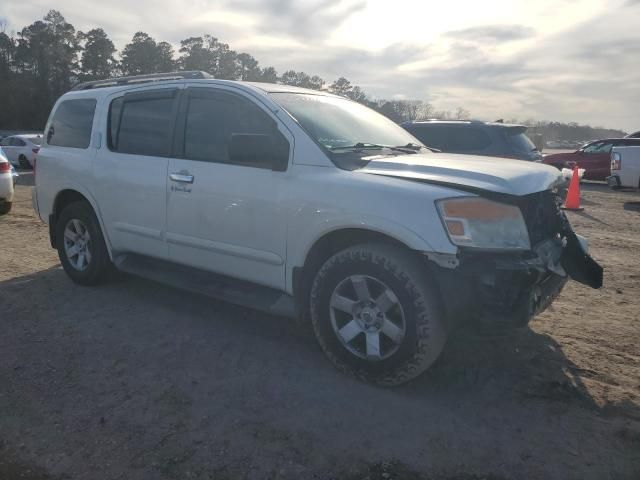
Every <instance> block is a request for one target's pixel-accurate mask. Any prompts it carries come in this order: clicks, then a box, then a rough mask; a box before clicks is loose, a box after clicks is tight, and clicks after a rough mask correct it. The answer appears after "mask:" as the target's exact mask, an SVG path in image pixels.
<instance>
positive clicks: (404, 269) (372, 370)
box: [310, 244, 447, 386]
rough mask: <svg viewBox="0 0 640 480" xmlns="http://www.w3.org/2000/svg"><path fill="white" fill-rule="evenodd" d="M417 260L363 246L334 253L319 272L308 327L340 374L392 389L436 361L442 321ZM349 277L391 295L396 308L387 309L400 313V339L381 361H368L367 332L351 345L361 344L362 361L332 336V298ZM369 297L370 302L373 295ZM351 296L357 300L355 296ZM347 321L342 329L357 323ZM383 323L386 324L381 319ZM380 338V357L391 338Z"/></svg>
mask: <svg viewBox="0 0 640 480" xmlns="http://www.w3.org/2000/svg"><path fill="white" fill-rule="evenodd" d="M419 260H420V259H419V258H416V254H415V253H414V252H411V251H409V250H406V249H403V248H400V247H396V246H393V245H385V244H363V245H357V246H354V247H351V248H348V249H346V250H343V251H341V252H338V253H337V254H335V255H334V256H332V257H331V258H330V259H329V260H327V261H326V262H325V264H324V265H323V266H322V267H321V268H320V270H319V271H318V273H317V274H316V277H315V279H314V281H313V284H312V287H311V298H310V310H311V312H310V313H311V323H312V326H313V330H314V333H315V335H316V338H317V339H318V342H319V343H320V346H321V348H322V350H323V351H324V353H325V354H326V355H327V357H328V358H329V359H330V360H331V362H332V363H333V364H334V365H335V366H336V367H337V368H338V369H339V370H341V371H343V372H345V373H348V374H350V375H353V376H355V377H357V378H359V379H361V380H364V381H368V382H372V383H376V384H378V385H384V386H394V385H400V384H402V383H405V382H407V381H409V380H411V379H413V378H415V377H417V376H418V375H420V374H421V373H423V372H424V371H425V370H426V369H427V368H429V366H431V364H432V363H433V362H435V360H436V359H437V358H438V356H439V355H440V353H441V352H442V349H443V348H444V345H445V342H446V338H447V333H446V325H445V319H444V314H443V309H442V306H441V302H440V299H439V297H438V295H437V294H436V291H435V289H434V287H433V286H432V285H431V283H430V277H429V274H428V272H427V269H426V267H425V265H424V264H423V263H422V262H420V261H419ZM354 276H355V277H359V276H366V278H367V279H368V280H367V282H369V283H368V285H369V288H371V287H373V286H375V285H376V284H378V285H380V284H379V283H377V282H381V283H382V284H384V286H387V287H388V288H389V289H390V290H391V291H392V293H393V294H394V295H395V300H397V305H399V307H397V305H396V306H394V307H392V308H399V309H400V310H398V311H401V314H402V317H403V320H402V322H401V323H402V324H403V325H404V327H405V328H404V337H403V338H402V340H401V341H399V342H398V343H397V345H396V346H395V347H394V348H396V350H395V351H393V349H391V351H393V353H391V354H390V355H389V356H388V357H386V358H382V359H380V358H374V359H371V358H369V356H368V354H369V352H368V349H369V347H368V345H366V337H367V335H368V334H367V333H366V332H362V333H363V334H364V337H362V336H361V337H358V336H356V337H354V340H353V342H358V341H359V342H363V343H364V344H365V345H364V347H363V349H364V350H367V352H360V354H364V353H366V355H367V357H368V358H361V357H360V356H358V352H356V353H354V352H353V351H351V350H350V348H351V349H352V350H357V346H354V345H350V346H345V342H344V341H343V340H341V339H340V338H339V333H337V332H336V330H340V327H339V326H338V327H334V324H336V325H337V324H338V321H337V320H336V319H335V318H336V317H337V315H338V313H340V312H339V310H338V312H337V313H336V310H335V309H333V313H332V308H331V298H332V295H333V294H334V291H335V292H338V289H339V288H342V285H346V284H345V282H346V281H347V280H346V279H349V278H351V279H353V278H354ZM371 282H373V285H372V284H371ZM354 292H355V289H354ZM370 293H371V296H374V293H373V292H370ZM356 296H357V297H358V298H360V295H359V294H356ZM352 298H354V297H352ZM376 303H377V302H376ZM359 308H360V307H356V311H360V312H361V310H359ZM389 312H391V310H389ZM332 314H333V315H334V316H333V317H332ZM375 315H376V314H374V317H375ZM377 315H379V313H378V314H377ZM346 316H347V317H348V318H347V320H345V322H347V323H350V320H349V318H351V317H352V318H353V319H354V320H356V318H357V317H358V315H357V314H354V315H353V316H351V314H349V313H347V314H346ZM369 318H371V317H369ZM384 318H385V321H386V318H387V314H386V313H385V314H384ZM343 325H344V324H343ZM376 326H377V327H379V324H376ZM358 335H360V334H358ZM383 337H384V336H383V335H382V333H381V332H380V337H379V338H380V340H379V342H380V343H378V351H379V352H382V351H383V348H382V342H383V341H386V342H387V343H389V338H390V337H386V338H384V340H383ZM392 343H393V342H392Z"/></svg>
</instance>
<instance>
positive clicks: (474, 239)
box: [436, 197, 531, 250]
mask: <svg viewBox="0 0 640 480" xmlns="http://www.w3.org/2000/svg"><path fill="white" fill-rule="evenodd" d="M436 205H437V206H438V212H439V213H440V218H442V223H443V224H444V226H445V228H446V230H447V233H448V234H449V238H450V239H451V242H452V243H453V244H454V245H458V246H461V247H473V248H479V249H486V250H529V249H530V248H531V245H530V243H529V233H528V232H527V226H526V224H525V223H524V218H523V217H522V212H521V211H520V209H519V208H518V207H516V206H513V205H507V204H505V203H499V202H494V201H492V200H487V199H486V198H482V197H458V198H447V199H445V200H438V201H437V202H436Z"/></svg>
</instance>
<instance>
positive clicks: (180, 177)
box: [169, 173, 193, 183]
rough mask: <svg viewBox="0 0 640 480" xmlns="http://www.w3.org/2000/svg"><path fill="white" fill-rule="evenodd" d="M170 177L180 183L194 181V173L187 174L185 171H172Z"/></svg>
mask: <svg viewBox="0 0 640 480" xmlns="http://www.w3.org/2000/svg"><path fill="white" fill-rule="evenodd" d="M169 179H170V180H172V181H174V182H180V183H193V175H187V174H185V173H171V174H169Z"/></svg>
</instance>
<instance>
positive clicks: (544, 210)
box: [518, 190, 563, 246]
mask: <svg viewBox="0 0 640 480" xmlns="http://www.w3.org/2000/svg"><path fill="white" fill-rule="evenodd" d="M518 206H519V207H520V210H521V211H522V216H523V217H524V221H525V223H526V224H527V230H528V231H529V239H530V240H531V246H534V245H537V244H538V243H540V242H542V241H544V240H548V239H550V238H556V237H557V236H558V234H561V232H562V225H563V224H562V211H561V210H560V205H559V203H558V196H557V194H556V193H555V192H553V191H551V190H545V191H544V192H538V193H532V194H530V195H525V196H524V197H520V198H519V199H518Z"/></svg>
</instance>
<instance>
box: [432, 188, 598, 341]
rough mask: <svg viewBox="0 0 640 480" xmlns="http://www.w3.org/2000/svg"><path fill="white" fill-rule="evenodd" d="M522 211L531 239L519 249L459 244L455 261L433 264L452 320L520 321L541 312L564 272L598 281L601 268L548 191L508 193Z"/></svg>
mask: <svg viewBox="0 0 640 480" xmlns="http://www.w3.org/2000/svg"><path fill="white" fill-rule="evenodd" d="M511 202H513V203H515V204H517V205H518V206H519V208H520V210H521V211H522V213H523V216H524V218H525V222H526V224H527V229H528V231H529V237H530V240H531V245H533V247H532V248H531V250H530V251H527V252H521V253H506V252H480V251H474V250H472V249H463V248H461V249H460V252H459V253H458V255H457V259H456V262H455V268H451V267H452V264H449V265H446V264H445V263H444V262H443V261H442V259H440V261H439V262H437V263H438V264H439V266H434V267H433V268H434V269H435V271H434V273H436V275H437V277H438V280H439V282H438V283H439V285H440V289H441V296H442V298H443V300H444V307H445V309H446V311H447V315H448V317H449V319H450V320H451V323H452V324H454V325H455V324H461V323H473V324H475V325H480V326H483V327H489V328H492V329H494V328H508V327H522V326H525V325H527V323H528V322H529V320H530V319H531V318H533V317H534V316H536V315H538V314H539V313H541V312H543V311H544V310H545V309H546V308H547V307H548V306H549V305H550V304H551V303H552V302H553V300H554V299H555V298H556V297H557V296H558V295H559V294H560V292H561V291H562V288H563V287H564V285H565V284H566V282H567V281H568V280H569V278H571V279H573V280H576V281H578V282H580V283H583V284H585V285H588V286H590V287H592V288H600V287H601V286H602V274H603V270H602V267H600V265H598V264H597V263H596V262H595V261H594V260H593V259H592V258H591V257H590V256H589V254H588V253H587V251H586V240H585V239H584V238H582V237H579V236H577V235H576V234H575V233H574V232H573V230H572V229H571V226H570V224H569V222H568V220H567V219H566V217H565V215H564V213H563V212H562V211H561V210H560V209H559V206H558V204H557V199H556V197H555V195H554V193H553V192H552V191H545V192H539V193H536V194H531V195H526V196H523V197H516V198H512V199H511Z"/></svg>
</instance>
